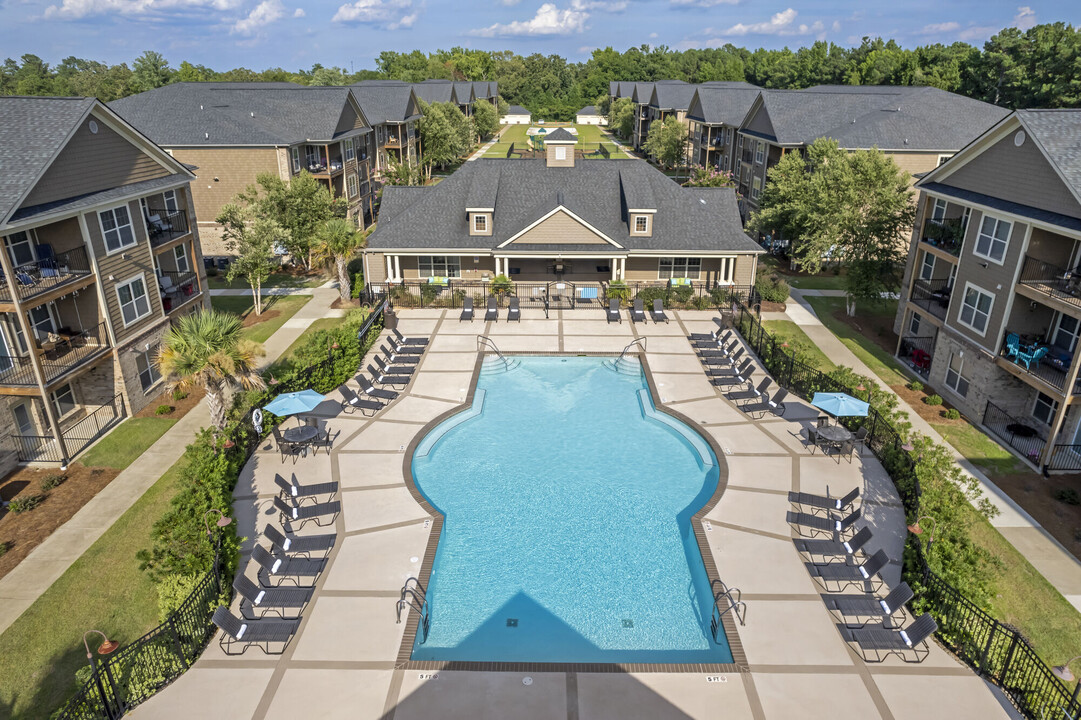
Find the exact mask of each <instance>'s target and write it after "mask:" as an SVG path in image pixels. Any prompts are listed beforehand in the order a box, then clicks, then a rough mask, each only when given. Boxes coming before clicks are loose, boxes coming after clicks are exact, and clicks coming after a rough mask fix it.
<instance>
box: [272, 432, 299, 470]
mask: <svg viewBox="0 0 1081 720" xmlns="http://www.w3.org/2000/svg"><path fill="white" fill-rule="evenodd" d="M270 432H271V434H272V435H273V436H274V443H275V444H276V445H277V446H278V452H280V453H281V455H282V463H283V464H284V463H285V456H286V455H291V456H292V458H293V464H294V465H296V462H297V458H298V457H300V456H302V455H305V454H307V452H308V448H307V443H298V442H292V441H290V440H286V439H285V438H284V437H283V436H282V432H281V430H279V429H278V428H277V427H274V428H273V429H271V431H270Z"/></svg>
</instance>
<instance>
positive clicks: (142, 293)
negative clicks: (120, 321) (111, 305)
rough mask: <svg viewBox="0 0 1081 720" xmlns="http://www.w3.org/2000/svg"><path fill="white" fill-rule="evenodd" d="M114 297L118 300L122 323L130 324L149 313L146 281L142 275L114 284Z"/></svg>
mask: <svg viewBox="0 0 1081 720" xmlns="http://www.w3.org/2000/svg"><path fill="white" fill-rule="evenodd" d="M116 297H117V299H118V300H119V301H120V314H121V315H122V316H123V317H124V325H125V326H127V325H131V324H132V323H133V322H135V321H136V320H138V319H140V318H144V317H146V316H147V315H149V314H150V299H149V298H148V297H147V295H146V282H145V280H144V279H143V276H142V275H139V276H138V277H134V278H132V279H131V280H128V281H127V282H123V283H119V284H118V285H117V286H116Z"/></svg>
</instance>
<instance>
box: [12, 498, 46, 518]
mask: <svg viewBox="0 0 1081 720" xmlns="http://www.w3.org/2000/svg"><path fill="white" fill-rule="evenodd" d="M44 500H45V496H44V495H24V496H22V497H17V498H15V499H13V500H12V501H11V503H10V504H9V505H8V510H10V511H11V512H13V513H15V514H16V515H18V514H19V513H21V512H26V511H27V510H33V509H34V508H36V507H37V506H38V505H40V504H41V503H42V501H44Z"/></svg>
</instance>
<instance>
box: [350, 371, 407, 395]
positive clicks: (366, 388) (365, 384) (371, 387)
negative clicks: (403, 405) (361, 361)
mask: <svg viewBox="0 0 1081 720" xmlns="http://www.w3.org/2000/svg"><path fill="white" fill-rule="evenodd" d="M357 382H358V383H360V391H361V392H362V393H364V394H365V395H367V396H369V397H373V398H375V399H376V400H387V401H390V400H396V399H397V398H398V393H396V392H394V391H393V390H387V389H386V388H383V389H380V390H377V389H376V387H375V383H373V382H371V381H370V380H368V378H367V376H365V375H364V373H357Z"/></svg>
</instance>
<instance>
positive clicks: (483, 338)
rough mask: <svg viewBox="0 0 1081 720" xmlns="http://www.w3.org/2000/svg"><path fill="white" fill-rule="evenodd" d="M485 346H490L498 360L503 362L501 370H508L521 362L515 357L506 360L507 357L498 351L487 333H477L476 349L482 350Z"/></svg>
mask: <svg viewBox="0 0 1081 720" xmlns="http://www.w3.org/2000/svg"><path fill="white" fill-rule="evenodd" d="M485 348H491V350H492V351H493V352H494V353H495V354H496V355H497V356H498V358H499V362H501V363H502V364H503V372H509V371H511V370H513V369H514V368H516V367H518V366H519V365H521V364H522V362H521V361H520V360H517V359H515V360H508V359H507V357H506V356H505V355H503V353H501V352H499V347H497V346H496V344H495V343H494V342H493V341H492V339H491V338H490V337H488V336H487V335H477V349H478V350H483V349H485ZM485 360H486V361H487V360H488V358H485ZM486 364H487V363H486ZM493 365H494V363H493ZM489 367H491V365H489Z"/></svg>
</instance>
